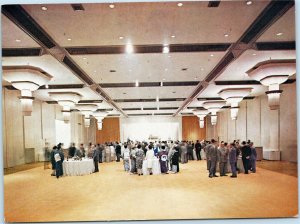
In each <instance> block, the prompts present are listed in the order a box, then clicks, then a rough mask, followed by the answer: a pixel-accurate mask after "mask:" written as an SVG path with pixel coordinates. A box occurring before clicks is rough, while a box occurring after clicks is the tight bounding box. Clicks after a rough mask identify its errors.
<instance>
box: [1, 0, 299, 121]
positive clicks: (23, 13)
mask: <svg viewBox="0 0 300 224" xmlns="http://www.w3.org/2000/svg"><path fill="white" fill-rule="evenodd" d="M249 2H250V1H245V0H241V1H198V2H197V1H196V2H195V1H193V2H186V1H184V2H183V6H181V7H179V6H178V5H177V4H178V2H135V3H114V4H113V5H114V7H110V6H109V5H110V4H108V3H93V4H88V3H86V4H85V3H83V4H81V5H80V6H81V7H82V8H83V10H80V11H76V10H74V7H75V6H74V5H73V7H72V5H71V4H37V5H5V6H3V7H2V55H3V58H2V65H3V66H18V65H32V66H36V67H40V68H42V69H43V70H44V71H46V72H47V73H49V74H51V75H52V76H53V77H54V78H53V80H51V82H50V83H49V85H48V86H47V87H46V86H42V87H40V89H39V90H37V91H36V92H34V96H35V97H36V98H38V99H40V100H44V101H51V99H50V97H49V96H48V92H49V91H53V90H58V91H70V90H72V91H75V92H78V93H80V94H81V95H82V96H83V97H82V100H83V102H85V101H89V102H91V101H94V102H96V103H97V105H98V106H99V108H101V109H110V110H112V112H111V114H112V115H113V116H117V115H120V116H138V115H147V116H148V115H149V116H150V115H158V116H161V115H166V116H176V115H180V114H182V113H183V114H188V113H191V112H192V109H191V108H196V107H201V102H203V99H206V100H211V99H214V98H216V97H219V96H218V92H219V91H220V90H222V89H225V88H231V87H251V88H253V91H252V93H251V95H250V99H249V100H251V99H253V98H254V97H255V96H259V95H262V94H264V92H265V91H266V90H267V89H266V87H264V86H262V85H260V84H259V83H254V82H253V80H251V78H249V77H248V76H247V74H246V73H245V72H246V71H247V70H249V69H250V68H252V67H253V66H254V65H256V64H257V63H258V62H261V61H264V60H269V59H295V58H296V52H295V6H294V2H293V1H276V2H275V1H270V0H268V1H259V0H257V1H251V2H252V4H249ZM247 3H248V4H247ZM211 5H214V6H215V7H209V6H211ZM42 7H44V8H42ZM128 44H131V45H132V48H133V52H132V53H127V52H126V46H127V45H128ZM164 46H167V47H169V53H163V48H164ZM295 78H296V76H293V77H291V78H290V79H292V81H289V83H291V82H293V80H294V79H295ZM230 81H235V83H234V85H233V84H232V83H231V82H230ZM249 81H250V82H249ZM251 81H252V83H251ZM2 85H3V86H5V87H7V88H9V89H13V88H12V87H11V86H10V84H9V83H7V82H5V81H3V82H2ZM13 91H17V90H13ZM283 94H284V93H283ZM199 99H200V100H199ZM49 103H53V102H49Z"/></svg>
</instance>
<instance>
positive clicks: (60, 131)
mask: <svg viewBox="0 0 300 224" xmlns="http://www.w3.org/2000/svg"><path fill="white" fill-rule="evenodd" d="M55 137H56V138H55V141H56V145H57V144H58V143H63V144H64V148H67V147H69V146H70V143H71V125H70V123H65V122H64V121H61V120H55Z"/></svg>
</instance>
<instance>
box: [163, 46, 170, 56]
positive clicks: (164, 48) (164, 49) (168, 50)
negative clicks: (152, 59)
mask: <svg viewBox="0 0 300 224" xmlns="http://www.w3.org/2000/svg"><path fill="white" fill-rule="evenodd" d="M169 52H170V49H169V47H167V46H165V47H163V53H164V54H167V53H169Z"/></svg>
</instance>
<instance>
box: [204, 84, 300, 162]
mask: <svg viewBox="0 0 300 224" xmlns="http://www.w3.org/2000/svg"><path fill="white" fill-rule="evenodd" d="M280 88H281V89H282V90H283V93H282V94H281V98H280V109H279V110H270V109H269V106H268V99H267V96H266V95H262V96H260V97H256V98H255V99H253V100H244V101H242V102H241V103H240V105H239V106H240V109H239V112H238V119H237V120H236V121H234V120H231V118H230V110H229V109H226V110H221V111H220V112H218V120H217V125H216V126H215V127H213V126H212V125H211V124H210V118H208V119H207V122H208V124H207V129H206V135H207V139H211V138H215V139H219V140H220V141H222V140H223V141H227V142H231V141H233V140H234V139H240V140H248V139H250V140H252V141H253V142H254V144H255V145H256V146H262V147H263V149H264V150H265V151H267V150H272V147H273V145H274V144H272V143H273V141H278V145H279V149H280V151H281V160H285V161H292V162H296V161H297V111H296V108H297V105H296V83H293V84H285V85H281V87H280ZM278 120H279V122H278ZM271 130H272V131H275V132H276V131H277V132H278V135H275V136H276V138H272V137H273V136H272V135H270V131H271ZM277 136H278V137H277Z"/></svg>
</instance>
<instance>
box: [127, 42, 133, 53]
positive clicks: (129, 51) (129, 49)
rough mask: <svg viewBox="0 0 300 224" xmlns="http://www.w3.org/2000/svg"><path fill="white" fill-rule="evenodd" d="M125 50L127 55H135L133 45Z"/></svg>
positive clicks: (129, 45) (128, 45)
mask: <svg viewBox="0 0 300 224" xmlns="http://www.w3.org/2000/svg"><path fill="white" fill-rule="evenodd" d="M125 50H126V53H127V54H131V53H133V46H132V44H127V45H126V49H125Z"/></svg>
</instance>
